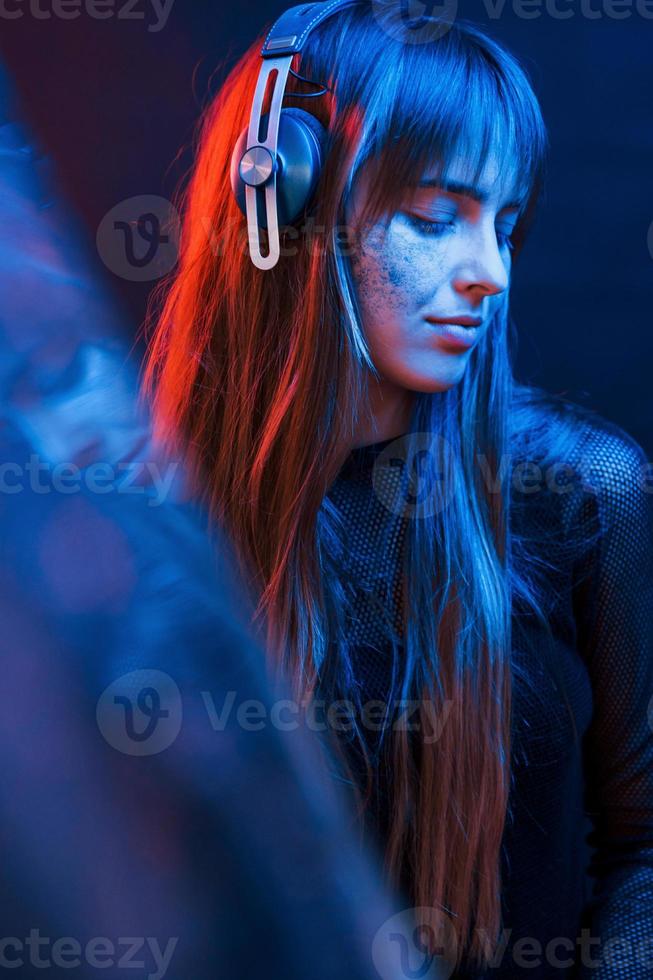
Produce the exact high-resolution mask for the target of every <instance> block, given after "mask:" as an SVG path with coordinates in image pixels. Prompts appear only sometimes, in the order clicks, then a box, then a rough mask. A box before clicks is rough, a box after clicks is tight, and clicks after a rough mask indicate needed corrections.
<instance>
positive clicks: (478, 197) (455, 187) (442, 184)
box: [417, 177, 524, 211]
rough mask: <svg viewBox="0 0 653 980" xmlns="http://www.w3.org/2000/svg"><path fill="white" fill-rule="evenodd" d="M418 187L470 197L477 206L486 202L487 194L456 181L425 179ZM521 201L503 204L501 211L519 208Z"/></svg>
mask: <svg viewBox="0 0 653 980" xmlns="http://www.w3.org/2000/svg"><path fill="white" fill-rule="evenodd" d="M417 186H418V187H434V188H436V189H437V190H441V191H445V192H446V193H448V194H460V195H462V196H463V197H471V199H472V200H473V201H478V203H479V204H485V203H486V202H487V200H488V194H486V193H485V191H481V190H479V189H478V187H472V185H471V184H461V183H459V182H458V181H456V180H442V179H438V178H437V177H425V178H424V179H423V180H420V181H419V183H418V184H417ZM523 203H524V202H523V201H509V202H508V203H507V204H504V205H503V207H502V208H500V210H501V211H507V210H508V209H509V208H521V207H522V206H523Z"/></svg>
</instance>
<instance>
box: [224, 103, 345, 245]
mask: <svg viewBox="0 0 653 980" xmlns="http://www.w3.org/2000/svg"><path fill="white" fill-rule="evenodd" d="M263 119H266V116H264V117H263ZM247 132H248V127H247V128H246V129H244V130H243V132H242V133H241V134H240V137H239V139H238V142H237V143H236V146H235V147H234V152H233V154H232V157H231V174H230V176H231V188H232V191H233V194H234V197H235V199H236V203H237V204H238V207H239V208H240V210H241V211H242V212H243V214H247V205H246V199H245V188H246V184H245V182H244V181H243V179H242V177H241V176H240V171H239V169H238V167H239V164H240V160H241V158H242V156H243V154H244V153H245V150H246V149H247ZM326 138H327V132H326V129H325V128H324V126H323V125H322V123H321V122H320V120H319V119H316V117H315V116H313V115H311V113H310V112H306V111H305V110H304V109H298V108H296V107H294V106H293V107H287V108H285V109H282V110H281V115H280V118H279V139H278V144H277V155H278V160H279V169H278V170H277V217H278V222H279V228H280V229H282V228H283V226H284V225H291V224H292V223H293V222H294V221H296V220H297V218H298V217H300V215H301V214H303V212H304V211H305V209H306V207H307V205H308V204H309V203H310V201H311V198H312V196H313V192H314V191H315V187H316V185H317V182H318V180H319V178H320V173H321V170H322V166H323V162H324V155H325V146H326ZM256 193H257V195H259V198H258V215H259V220H261V221H262V224H261V225H260V227H262V228H267V221H266V219H265V189H264V188H263V187H259V188H257V190H256Z"/></svg>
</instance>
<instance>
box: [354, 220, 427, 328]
mask: <svg viewBox="0 0 653 980" xmlns="http://www.w3.org/2000/svg"><path fill="white" fill-rule="evenodd" d="M352 271H353V275H354V281H355V283H356V288H357V292H358V299H359V303H360V307H361V313H362V315H363V325H364V328H365V330H366V331H367V333H368V339H369V341H370V342H372V341H373V339H374V338H373V337H372V334H373V333H374V334H377V335H380V337H381V339H382V337H383V336H388V337H391V336H392V337H396V335H397V334H399V333H401V332H402V330H404V329H407V327H408V321H409V319H410V318H411V317H412V318H414V319H417V318H418V315H419V313H420V311H422V312H423V311H425V310H428V309H429V304H431V303H432V301H433V296H434V294H435V293H436V292H437V289H438V287H439V286H440V285H441V284H442V282H443V281H444V261H443V256H442V254H440V251H439V250H438V249H437V248H436V247H434V244H433V243H431V242H429V241H427V240H424V241H420V240H419V239H418V238H417V237H416V235H415V234H414V233H412V232H410V231H408V230H406V229H404V228H403V227H400V226H396V225H395V224H394V222H393V223H391V224H390V226H389V228H388V231H387V233H386V235H385V236H383V234H382V231H381V229H376V228H375V230H373V231H372V232H370V233H369V234H368V235H367V236H366V237H365V238H364V239H363V241H362V244H361V247H360V250H359V251H358V252H357V253H356V254H355V255H354V256H352Z"/></svg>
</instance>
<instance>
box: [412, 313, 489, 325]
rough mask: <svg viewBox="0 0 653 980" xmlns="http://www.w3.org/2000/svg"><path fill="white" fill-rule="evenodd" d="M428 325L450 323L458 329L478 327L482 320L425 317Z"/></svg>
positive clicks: (462, 317) (459, 317)
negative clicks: (458, 327)
mask: <svg viewBox="0 0 653 980" xmlns="http://www.w3.org/2000/svg"><path fill="white" fill-rule="evenodd" d="M424 319H425V320H427V321H428V322H429V323H451V324H454V325H456V326H460V327H480V325H481V324H482V322H483V320H482V318H481V317H480V316H466V315H461V316H426V317H424Z"/></svg>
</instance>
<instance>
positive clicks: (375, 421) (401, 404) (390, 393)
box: [351, 375, 415, 449]
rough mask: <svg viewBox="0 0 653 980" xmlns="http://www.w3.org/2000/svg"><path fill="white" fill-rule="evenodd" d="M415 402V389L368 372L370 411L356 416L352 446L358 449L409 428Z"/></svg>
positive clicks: (397, 435) (389, 437)
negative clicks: (376, 376)
mask: <svg viewBox="0 0 653 980" xmlns="http://www.w3.org/2000/svg"><path fill="white" fill-rule="evenodd" d="M414 404H415V392H413V391H409V390H408V389H407V388H401V387H399V386H398V385H395V384H392V383H391V382H389V381H386V380H385V379H383V378H375V377H372V376H371V375H370V376H369V407H370V414H369V417H364V418H361V419H360V420H359V424H358V426H357V428H356V431H355V433H354V438H353V441H352V446H351V448H352V449H358V448H360V447H362V446H369V445H371V444H372V443H375V442H383V441H384V440H386V439H398V438H399V437H400V436H403V435H405V434H406V432H408V430H409V428H410V419H411V415H412V411H413V406H414Z"/></svg>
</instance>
